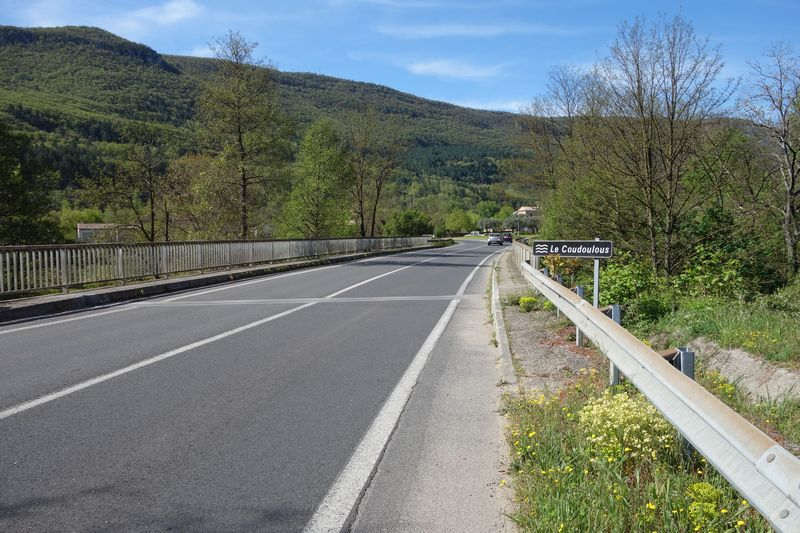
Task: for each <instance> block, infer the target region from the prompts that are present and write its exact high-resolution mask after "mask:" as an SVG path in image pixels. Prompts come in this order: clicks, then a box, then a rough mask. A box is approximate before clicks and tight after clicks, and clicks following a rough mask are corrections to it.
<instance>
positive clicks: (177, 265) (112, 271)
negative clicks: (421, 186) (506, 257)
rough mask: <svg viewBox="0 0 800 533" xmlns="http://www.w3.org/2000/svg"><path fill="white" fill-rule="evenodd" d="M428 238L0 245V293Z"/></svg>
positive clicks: (375, 247)
mask: <svg viewBox="0 0 800 533" xmlns="http://www.w3.org/2000/svg"><path fill="white" fill-rule="evenodd" d="M428 240H429V239H428V237H376V238H363V239H320V240H276V241H210V242H197V241H190V242H160V243H136V244H74V245H65V246H59V245H56V246H0V294H24V293H28V292H34V291H42V290H48V289H64V290H66V289H68V288H69V287H76V286H81V285H86V284H89V283H105V282H113V281H128V280H134V279H141V278H147V277H158V276H161V275H164V274H176V273H180V272H190V271H197V270H212V269H219V268H231V267H236V266H244V265H251V264H256V263H270V262H274V261H285V260H287V259H296V258H302V257H318V256H323V255H331V254H351V253H359V252H368V251H373V250H390V249H395V248H407V247H413V246H422V245H424V244H426V243H427V242H428Z"/></svg>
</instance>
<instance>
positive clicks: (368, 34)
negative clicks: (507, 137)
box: [0, 0, 800, 111]
mask: <svg viewBox="0 0 800 533" xmlns="http://www.w3.org/2000/svg"><path fill="white" fill-rule="evenodd" d="M660 13H661V14H667V15H673V14H676V13H680V14H682V15H683V16H684V17H685V18H687V19H688V20H690V21H691V22H692V23H693V24H694V26H695V29H696V31H697V33H698V34H700V35H702V36H707V37H709V38H710V39H711V41H712V43H713V44H719V45H721V46H722V52H723V57H724V59H725V62H726V68H725V71H724V74H725V75H726V76H731V77H738V76H746V75H747V73H748V66H747V61H748V60H752V59H758V57H759V56H760V55H761V54H763V52H764V50H765V48H766V47H767V46H768V45H769V44H770V43H772V42H774V41H779V40H783V41H787V42H790V43H792V42H793V41H796V37H795V36H796V35H797V23H798V21H800V0H749V1H744V0H708V1H706V0H694V1H685V2H669V1H661V0H653V1H649V2H648V1H646V0H640V1H627V0H615V1H600V0H561V1H550V0H530V1H524V0H494V1H488V0H487V1H484V0H295V1H284V0H265V1H262V2H244V1H238V0H232V1H228V2H212V1H210V0H152V1H148V0H145V1H141V0H136V1H134V0H128V1H106V2H89V1H82V0H78V1H68V0H0V24H10V25H15V26H61V25H87V26H99V27H102V28H104V29H107V30H109V31H112V32H114V33H116V34H118V35H121V36H123V37H125V38H127V39H130V40H133V41H136V42H140V43H143V44H146V45H148V46H150V47H151V48H153V49H155V50H157V51H158V52H162V53H170V54H183V55H209V53H210V52H209V49H208V42H209V41H210V40H211V39H212V38H213V37H215V36H220V35H223V34H224V33H226V32H227V30H228V29H233V30H238V31H240V32H241V33H242V34H243V35H244V36H245V37H246V38H247V39H249V40H251V41H255V42H258V43H259V46H258V48H257V49H256V55H257V56H258V57H260V58H263V59H265V60H267V61H268V62H270V63H272V64H273V65H274V66H276V67H278V68H279V69H281V70H289V71H302V72H314V73H319V74H326V75H330V76H337V77H341V78H348V79H353V80H358V81H367V82H372V83H378V84H381V85H387V86H389V87H392V88H395V89H398V90H401V91H405V92H409V93H413V94H416V95H419V96H423V97H425V98H431V99H435V100H443V101H447V102H452V103H455V104H459V105H466V106H469V107H478V108H486V109H502V110H510V111H516V110H518V109H519V108H520V107H521V106H525V105H527V104H528V102H530V100H531V99H532V98H533V97H534V96H536V95H537V94H541V93H542V92H543V91H544V86H545V83H546V77H547V72H548V70H549V69H550V68H551V67H552V66H555V65H560V64H573V65H589V64H591V63H593V62H595V61H597V60H598V59H602V58H603V57H604V56H605V55H606V54H607V50H608V46H609V44H610V43H611V42H612V41H613V39H614V35H615V33H616V30H617V27H618V25H619V23H620V22H622V21H623V20H631V19H633V18H634V17H636V16H638V15H644V16H647V17H650V18H654V17H656V16H658V14H660ZM793 44H795V45H796V44H797V43H793ZM795 47H796V48H800V47H798V46H795Z"/></svg>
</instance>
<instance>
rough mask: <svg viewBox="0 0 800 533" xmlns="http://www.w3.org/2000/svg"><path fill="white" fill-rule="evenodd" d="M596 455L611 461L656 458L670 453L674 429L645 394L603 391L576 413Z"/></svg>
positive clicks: (672, 445)
mask: <svg viewBox="0 0 800 533" xmlns="http://www.w3.org/2000/svg"><path fill="white" fill-rule="evenodd" d="M578 418H579V420H580V423H581V426H582V427H583V430H584V432H585V433H586V435H587V437H588V440H589V442H590V443H591V445H592V447H593V449H594V452H595V454H597V455H599V456H603V457H605V458H606V460H608V461H609V462H611V461H623V462H624V461H626V460H628V459H634V458H640V459H645V460H655V459H657V458H659V457H664V456H665V455H669V454H671V453H672V449H673V447H674V445H675V432H674V431H673V429H672V427H671V426H670V425H669V424H668V423H667V421H666V420H664V419H663V418H662V417H661V415H660V414H659V413H658V411H657V410H656V408H655V407H653V405H652V404H650V403H649V402H648V401H647V400H646V399H645V398H644V397H642V396H639V395H635V396H631V395H629V394H628V393H627V392H620V393H617V394H614V393H612V392H611V391H609V390H606V391H605V392H604V393H603V394H602V396H600V397H598V398H595V399H594V400H592V401H590V402H589V403H587V404H586V405H585V406H584V407H583V408H582V409H581V411H580V414H579V416H578Z"/></svg>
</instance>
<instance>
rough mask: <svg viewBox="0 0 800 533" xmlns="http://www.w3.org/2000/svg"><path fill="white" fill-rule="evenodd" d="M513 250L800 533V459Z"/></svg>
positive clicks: (607, 350)
mask: <svg viewBox="0 0 800 533" xmlns="http://www.w3.org/2000/svg"><path fill="white" fill-rule="evenodd" d="M513 253H514V258H515V262H516V263H517V264H518V265H520V269H521V270H522V274H523V275H524V276H525V278H526V279H527V280H528V282H530V283H531V284H532V285H533V287H534V288H535V289H536V290H538V291H539V292H540V293H542V295H544V296H545V297H546V298H547V299H548V300H550V301H551V302H552V303H553V305H555V306H556V307H557V308H558V309H559V310H560V311H561V312H562V313H564V315H565V316H566V317H567V318H569V319H570V320H571V321H572V322H573V323H574V324H575V326H576V327H577V328H578V329H580V330H581V331H582V332H583V333H584V335H586V336H587V337H588V338H589V339H591V341H592V342H593V343H594V344H595V345H596V346H597V347H598V348H599V349H600V351H602V352H603V353H604V354H605V355H606V357H608V358H609V359H610V360H611V362H613V363H614V365H616V366H617V367H618V368H619V370H620V372H621V373H622V374H623V375H624V376H625V377H626V378H627V379H628V380H629V381H631V382H632V383H633V384H634V385H635V386H636V387H637V388H638V389H639V390H640V391H641V392H642V394H644V395H645V396H646V397H647V398H648V399H649V400H650V402H651V403H652V404H653V405H655V407H656V408H657V409H658V410H659V411H661V413H662V414H663V415H664V417H665V418H666V419H667V420H669V421H670V423H671V424H672V425H673V426H675V428H676V429H677V430H678V431H680V433H681V434H682V435H683V437H684V438H685V439H686V440H688V441H689V442H690V443H691V444H692V446H694V448H695V449H696V450H697V451H698V452H699V453H700V454H702V455H703V456H704V457H705V458H706V459H707V460H708V462H709V463H711V464H712V465H713V466H714V468H716V469H717V471H718V472H720V473H721V474H722V475H723V476H724V477H725V478H726V479H727V480H728V481H729V482H730V483H731V485H733V487H735V488H736V490H738V491H739V493H741V494H742V495H743V496H744V497H745V498H747V499H748V501H750V503H751V504H752V505H753V507H755V508H756V509H757V510H758V511H759V512H760V513H761V514H762V515H763V516H764V518H766V519H767V520H768V521H769V522H770V524H772V526H773V527H774V528H775V529H776V530H777V531H779V532H782V533H798V532H800V459H798V458H797V457H795V456H794V455H792V454H791V453H790V452H789V451H787V450H786V449H784V448H783V447H782V446H780V445H778V443H776V442H775V441H774V440H773V439H771V438H770V437H769V436H767V435H766V434H764V433H763V432H762V431H761V430H759V429H758V428H756V427H755V426H753V425H752V424H751V423H750V422H748V421H747V420H745V419H744V418H743V417H742V416H740V415H739V414H738V413H736V412H735V411H733V410H732V409H731V408H730V407H728V406H727V405H725V404H724V403H723V402H722V401H720V400H719V399H718V398H717V397H715V396H714V395H713V394H711V393H710V392H708V391H707V390H706V389H704V388H703V387H701V386H700V385H698V384H697V383H696V382H694V381H693V380H691V379H689V378H688V377H686V376H684V375H683V374H681V373H680V372H679V371H678V370H676V369H675V368H674V367H672V366H671V365H670V364H669V363H667V362H666V361H665V360H664V358H663V357H662V356H661V355H659V354H658V353H656V352H655V351H653V350H652V349H651V348H650V347H648V346H647V345H645V344H644V343H642V342H641V341H639V339H637V338H636V337H634V336H633V335H632V334H631V333H629V332H628V331H627V330H626V329H625V328H623V327H621V326H620V325H618V324H616V323H615V322H614V321H613V320H611V319H610V318H608V317H607V316H606V315H605V314H603V313H602V312H601V311H599V310H598V309H595V308H594V307H592V305H591V304H590V303H589V302H587V301H585V300H584V299H583V298H581V297H579V296H578V295H576V294H575V293H573V292H572V291H571V290H569V289H568V288H566V287H564V286H562V285H561V284H559V283H557V282H556V281H554V280H552V279H550V278H549V277H547V276H545V275H544V274H543V273H542V272H540V271H539V270H537V269H535V268H534V267H532V266H531V265H530V264H528V262H527V261H529V260H530V258H531V250H530V247H528V246H525V245H523V244H521V243H514V249H513Z"/></svg>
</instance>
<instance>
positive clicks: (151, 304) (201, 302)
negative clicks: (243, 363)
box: [136, 294, 455, 307]
mask: <svg viewBox="0 0 800 533" xmlns="http://www.w3.org/2000/svg"><path fill="white" fill-rule="evenodd" d="M453 298H455V295H454V294H444V295H441V296H364V297H353V298H347V297H343V298H263V299H255V298H254V299H250V300H192V301H189V302H142V303H138V304H136V305H138V306H139V307H193V306H196V305H199V306H202V307H207V306H209V305H284V304H302V303H311V302H314V303H333V304H336V303H361V302H367V303H368V302H425V301H429V300H447V301H449V300H452V299H453Z"/></svg>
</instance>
